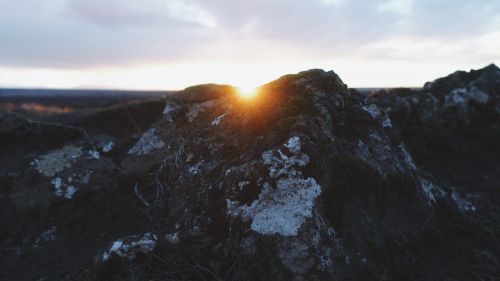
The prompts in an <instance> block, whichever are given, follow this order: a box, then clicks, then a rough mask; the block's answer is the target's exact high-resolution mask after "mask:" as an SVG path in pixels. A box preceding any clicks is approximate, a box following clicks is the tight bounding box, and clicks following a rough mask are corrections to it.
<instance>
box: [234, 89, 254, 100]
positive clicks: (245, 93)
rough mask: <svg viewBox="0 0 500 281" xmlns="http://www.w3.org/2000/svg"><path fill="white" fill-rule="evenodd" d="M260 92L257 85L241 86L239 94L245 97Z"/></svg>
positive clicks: (251, 96) (248, 97)
mask: <svg viewBox="0 0 500 281" xmlns="http://www.w3.org/2000/svg"><path fill="white" fill-rule="evenodd" d="M257 92H258V87H256V86H239V87H238V94H239V95H240V96H242V97H243V98H245V99H251V98H253V97H254V96H255V95H256V94H257Z"/></svg>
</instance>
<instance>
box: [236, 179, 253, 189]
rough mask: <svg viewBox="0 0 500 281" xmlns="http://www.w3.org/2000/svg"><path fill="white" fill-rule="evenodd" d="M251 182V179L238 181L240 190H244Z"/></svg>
mask: <svg viewBox="0 0 500 281" xmlns="http://www.w3.org/2000/svg"><path fill="white" fill-rule="evenodd" d="M249 184H250V181H240V182H239V183H238V187H239V189H240V190H243V189H244V188H245V186H247V185H249Z"/></svg>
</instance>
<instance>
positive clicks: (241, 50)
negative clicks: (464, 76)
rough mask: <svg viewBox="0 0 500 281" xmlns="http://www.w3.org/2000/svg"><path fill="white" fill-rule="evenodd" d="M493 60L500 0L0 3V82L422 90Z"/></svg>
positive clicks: (498, 47)
mask: <svg viewBox="0 0 500 281" xmlns="http://www.w3.org/2000/svg"><path fill="white" fill-rule="evenodd" d="M490 63H496V64H499V63H500V0H358V1H355V0H351V1H349V0H293V1H292V0H286V1H285V0H238V1H237V0H0V87H28V88H106V89H141V90H177V89H183V88H185V87H187V86H190V85H195V84H201V83H210V82H213V83H224V84H232V85H235V86H238V87H242V88H249V87H253V86H257V85H260V84H263V83H266V82H269V81H271V80H273V79H276V78H278V77H280V76H282V75H284V74H287V73H296V72H299V71H302V70H307V69H311V68H323V69H325V70H333V71H335V72H336V73H337V74H338V75H339V76H340V78H341V79H342V80H343V81H344V83H346V84H348V86H350V87H399V86H416V87H418V86H422V85H423V84H424V83H425V82H426V81H431V80H434V79H435V78H438V77H441V76H444V75H447V74H449V73H451V72H454V71H456V70H459V69H460V70H469V69H471V68H480V67H484V66H486V65H488V64H490Z"/></svg>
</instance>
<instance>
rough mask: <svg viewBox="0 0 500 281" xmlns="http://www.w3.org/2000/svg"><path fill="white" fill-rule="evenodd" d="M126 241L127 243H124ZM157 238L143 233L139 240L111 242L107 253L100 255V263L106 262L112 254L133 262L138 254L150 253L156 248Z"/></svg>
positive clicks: (133, 238)
mask: <svg viewBox="0 0 500 281" xmlns="http://www.w3.org/2000/svg"><path fill="white" fill-rule="evenodd" d="M126 240H127V241H126ZM156 241H157V237H156V236H155V235H153V234H151V233H145V234H144V235H143V236H142V237H141V238H140V239H137V238H136V237H131V238H127V239H120V240H116V241H115V242H113V244H112V245H111V247H110V248H109V250H108V251H106V252H104V253H103V254H102V261H107V260H108V259H109V258H110V257H111V256H112V255H113V254H114V255H117V256H119V257H122V258H126V259H128V260H134V259H135V258H136V257H137V254H139V253H144V254H147V253H150V252H152V251H153V250H154V249H155V247H156Z"/></svg>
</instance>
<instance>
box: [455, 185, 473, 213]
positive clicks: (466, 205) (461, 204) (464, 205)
mask: <svg viewBox="0 0 500 281" xmlns="http://www.w3.org/2000/svg"><path fill="white" fill-rule="evenodd" d="M451 199H453V201H454V202H455V204H456V205H457V207H458V209H459V210H461V211H463V212H475V211H476V207H475V206H474V205H473V204H472V203H471V202H469V201H467V200H465V199H464V198H462V197H461V196H460V195H459V194H458V193H457V192H456V191H455V190H453V192H452V193H451Z"/></svg>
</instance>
